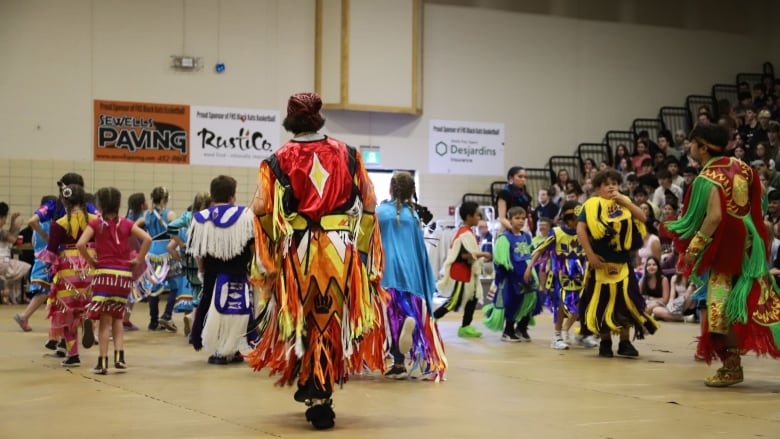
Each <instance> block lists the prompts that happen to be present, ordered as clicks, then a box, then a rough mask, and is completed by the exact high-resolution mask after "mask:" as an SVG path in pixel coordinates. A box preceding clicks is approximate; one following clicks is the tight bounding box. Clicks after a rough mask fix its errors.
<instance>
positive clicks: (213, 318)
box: [187, 175, 256, 364]
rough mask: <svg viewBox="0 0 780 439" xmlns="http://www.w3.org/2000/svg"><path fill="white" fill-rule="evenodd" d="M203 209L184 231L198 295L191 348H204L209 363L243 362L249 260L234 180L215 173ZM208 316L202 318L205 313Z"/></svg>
mask: <svg viewBox="0 0 780 439" xmlns="http://www.w3.org/2000/svg"><path fill="white" fill-rule="evenodd" d="M210 192H211V200H212V201H213V205H212V206H211V207H209V208H208V209H204V210H201V211H199V212H195V213H194V214H193V219H194V221H193V222H192V227H190V229H189V232H188V245H187V252H188V253H189V254H191V255H193V256H194V257H196V258H199V259H200V261H201V262H200V263H199V264H200V265H201V267H202V272H203V297H202V298H201V302H200V304H199V305H198V311H197V313H196V315H195V321H194V322H193V325H192V333H191V335H192V347H194V348H195V350H196V351H197V350H200V349H202V348H204V347H205V348H206V350H207V351H208V352H209V353H210V354H211V355H210V356H209V359H208V362H209V364H228V363H230V362H241V361H244V359H243V357H242V356H241V354H240V352H239V350H249V340H251V339H254V338H256V332H255V331H254V330H252V331H250V329H251V328H249V324H250V322H251V321H252V313H253V311H254V299H253V295H252V288H251V287H250V285H249V283H248V274H249V266H250V263H251V262H252V257H253V256H254V252H253V250H254V242H255V241H254V240H255V238H254V215H253V214H252V209H247V208H246V207H244V206H237V205H236V204H235V202H236V180H235V179H234V178H233V177H230V176H227V175H220V176H218V177H216V178H214V179H213V180H211V190H210ZM207 314H208V315H207Z"/></svg>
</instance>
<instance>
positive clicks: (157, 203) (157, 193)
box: [150, 186, 168, 223]
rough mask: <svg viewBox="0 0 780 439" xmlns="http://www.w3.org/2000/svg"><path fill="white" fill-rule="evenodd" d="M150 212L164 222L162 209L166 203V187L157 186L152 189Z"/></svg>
mask: <svg viewBox="0 0 780 439" xmlns="http://www.w3.org/2000/svg"><path fill="white" fill-rule="evenodd" d="M150 195H151V196H152V212H153V213H154V216H156V217H157V219H159V220H160V221H161V222H163V223H164V222H166V220H165V219H163V217H162V213H163V209H164V208H165V206H166V205H167V204H168V189H167V188H165V187H164V186H157V187H156V188H154V189H152V193H151V194H150Z"/></svg>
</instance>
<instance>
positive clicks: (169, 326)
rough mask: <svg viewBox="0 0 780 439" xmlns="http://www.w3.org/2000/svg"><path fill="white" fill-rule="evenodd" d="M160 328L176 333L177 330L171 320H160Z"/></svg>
mask: <svg viewBox="0 0 780 439" xmlns="http://www.w3.org/2000/svg"><path fill="white" fill-rule="evenodd" d="M160 326H162V327H163V329H166V330H168V331H170V332H176V331H177V330H178V329H179V328H177V327H176V324H175V323H173V319H160Z"/></svg>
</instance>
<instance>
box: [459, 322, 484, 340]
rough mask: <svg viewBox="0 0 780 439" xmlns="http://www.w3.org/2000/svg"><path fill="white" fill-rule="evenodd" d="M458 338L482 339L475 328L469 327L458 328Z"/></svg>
mask: <svg viewBox="0 0 780 439" xmlns="http://www.w3.org/2000/svg"><path fill="white" fill-rule="evenodd" d="M458 337H463V338H479V337H482V333H481V332H479V331H477V330H476V328H474V327H473V326H471V325H468V326H461V327H460V328H458Z"/></svg>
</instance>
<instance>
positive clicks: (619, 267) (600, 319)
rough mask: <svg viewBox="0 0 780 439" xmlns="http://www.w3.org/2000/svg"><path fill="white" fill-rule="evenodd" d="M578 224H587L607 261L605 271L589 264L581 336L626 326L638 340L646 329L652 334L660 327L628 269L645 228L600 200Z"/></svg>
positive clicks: (621, 209) (587, 208)
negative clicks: (649, 312) (632, 329)
mask: <svg viewBox="0 0 780 439" xmlns="http://www.w3.org/2000/svg"><path fill="white" fill-rule="evenodd" d="M618 196H620V197H622V196H624V195H618ZM578 221H579V222H584V223H585V224H586V225H587V227H588V237H589V238H590V240H591V245H592V246H593V251H594V252H595V253H596V254H597V255H598V256H600V257H602V258H603V259H604V261H605V262H604V264H602V267H601V268H598V269H596V268H594V267H592V266H590V264H588V267H587V269H586V273H585V280H584V282H583V284H584V287H583V289H582V295H581V296H580V305H579V311H580V324H581V325H582V335H590V334H604V333H609V332H619V331H620V330H621V329H623V328H627V327H629V328H630V327H633V328H634V331H635V336H636V338H638V339H642V338H643V337H644V333H645V331H647V332H649V333H650V334H652V333H654V332H655V331H656V329H658V323H656V321H655V320H654V319H653V318H652V316H650V315H649V314H647V313H646V312H645V300H644V298H643V297H642V295H641V294H639V285H638V284H637V280H636V277H635V276H634V271H633V270H632V269H631V266H630V259H631V257H630V252H631V251H633V250H636V249H638V248H640V247H641V246H642V240H643V236H644V234H645V225H644V224H643V223H642V222H641V221H638V220H637V219H635V218H634V217H633V216H632V215H631V212H630V211H629V210H628V209H627V208H625V207H622V206H621V205H619V204H618V203H617V202H615V201H614V200H608V199H606V198H602V197H599V196H594V197H591V198H590V199H588V200H587V201H586V202H585V203H584V204H583V205H582V211H581V212H580V216H579V218H578Z"/></svg>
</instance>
